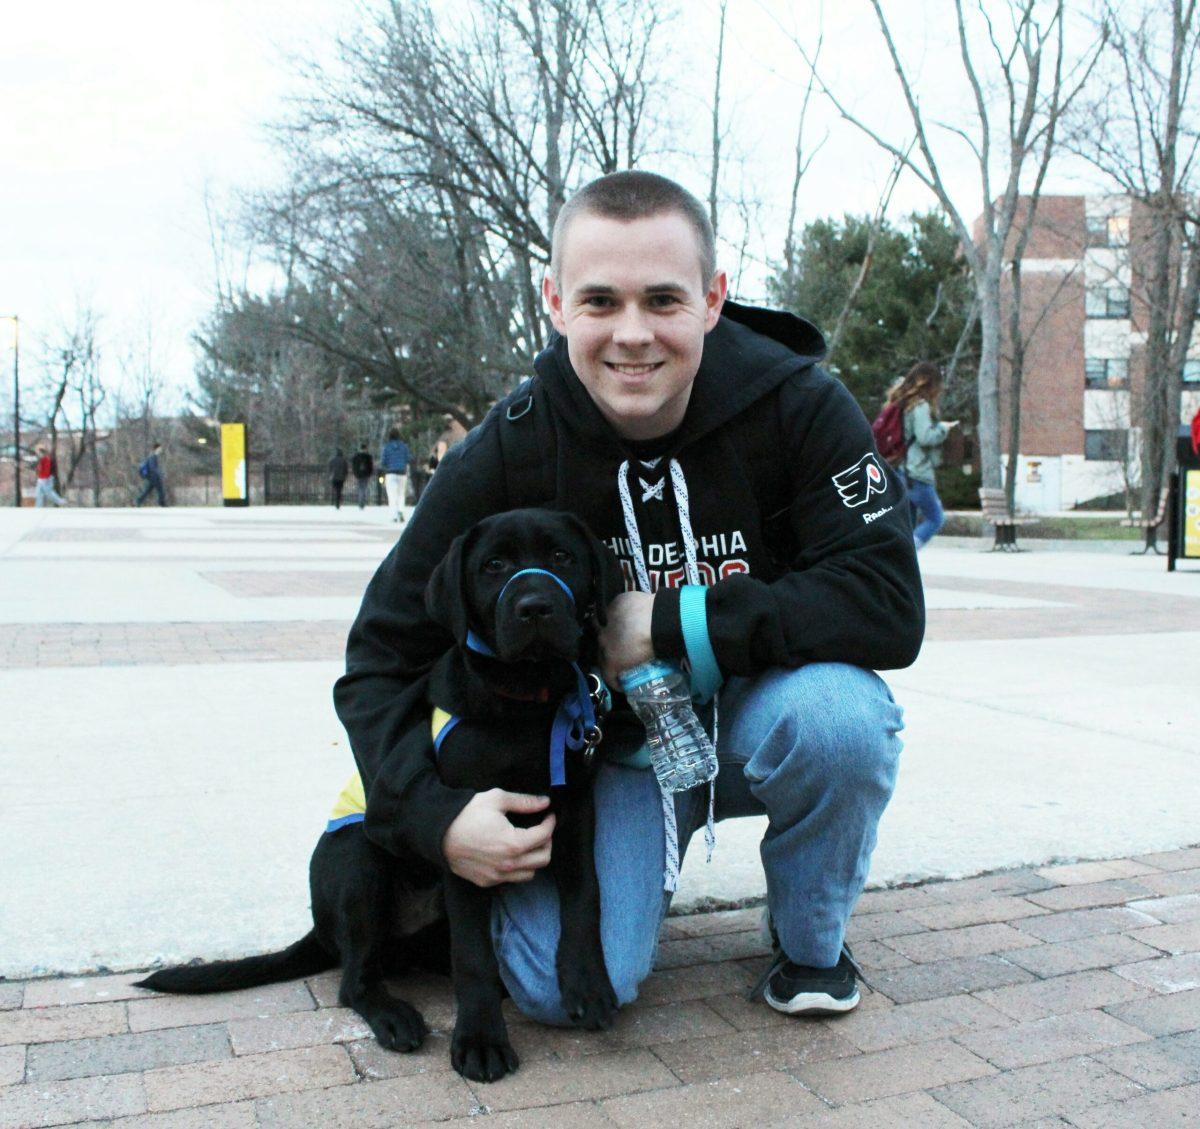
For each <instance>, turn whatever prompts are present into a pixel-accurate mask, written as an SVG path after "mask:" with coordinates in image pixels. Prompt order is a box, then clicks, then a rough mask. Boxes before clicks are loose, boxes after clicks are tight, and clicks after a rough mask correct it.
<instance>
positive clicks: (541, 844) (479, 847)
mask: <svg viewBox="0 0 1200 1129" xmlns="http://www.w3.org/2000/svg"><path fill="white" fill-rule="evenodd" d="M549 804H550V799H549V797H547V796H527V795H525V794H523V793H521V792H505V791H503V790H502V789H500V788H492V789H491V790H490V791H487V792H477V793H476V794H475V798H474V799H473V800H471V801H470V802H469V803H468V804H467V806H466V807H465V808H463V810H462V811H460V812H459V813H458V815H457V816H456V817H455V820H454V822H453V823H451V824H450V826H449V827H448V828H447V829H446V835H445V837H444V838H443V839H442V853H443V854H444V855H445V856H446V861H447V862H448V863H449V864H450V869H451V870H452V871H454V873H455V874H457V875H458V876H459V877H460V878H465V879H466V880H467V881H468V882H474V883H475V885H476V886H498V885H500V883H502V882H528V881H529V880H530V879H531V878H532V877H533V876H534V875H535V874H536V873H537V872H538V871H539V870H540V869H541V868H542V867H543V866H545V865H546V864H547V863H548V862H549V861H550V837H551V836H552V835H553V834H554V815H553V814H549V815H547V816H546V818H545V819H543V820H542V822H541V823H538V824H536V825H535V826H533V827H514V826H513V825H512V824H511V823H509V822H508V817H507V815H506V814H505V813H506V812H510V811H511V812H516V813H521V814H526V813H531V812H539V811H543V810H544V809H545V808H546V807H548V806H549Z"/></svg>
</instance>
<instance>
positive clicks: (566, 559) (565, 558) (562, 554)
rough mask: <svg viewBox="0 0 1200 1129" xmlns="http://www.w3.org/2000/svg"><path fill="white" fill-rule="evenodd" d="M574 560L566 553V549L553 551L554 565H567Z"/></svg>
mask: <svg viewBox="0 0 1200 1129" xmlns="http://www.w3.org/2000/svg"><path fill="white" fill-rule="evenodd" d="M574 559H575V558H574V557H573V556H571V554H570V553H568V552H567V550H566V549H555V550H554V563H555V564H558V565H569V564H570V563H571V562H572V561H573V560H574Z"/></svg>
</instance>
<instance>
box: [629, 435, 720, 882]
mask: <svg viewBox="0 0 1200 1129" xmlns="http://www.w3.org/2000/svg"><path fill="white" fill-rule="evenodd" d="M668 467H669V470H670V477H671V492H672V493H673V494H674V496H675V508H676V510H677V511H678V513H679V529H680V534H681V535H682V537H683V556H684V573H685V575H686V577H687V582H688V583H689V584H700V583H701V580H700V568H699V565H698V564H697V556H696V534H695V533H694V532H693V530H692V517H691V508H690V506H689V503H688V492H687V480H686V479H685V478H684V477H683V468H682V467H681V466H680V465H679V461H678V460H677V459H671V460H670V462H669V464H668ZM630 474H631V469H630V465H629V460H628V459H626V460H625V461H624V462H623V463H622V464H621V467H620V469H619V470H618V471H617V492H618V493H619V494H620V496H621V511H622V513H623V514H624V516H625V532H626V534H627V535H628V537H629V548H630V551H631V553H632V556H633V567H634V572H635V573H636V575H637V586H638V590H639V591H640V592H649V591H650V574H649V572H648V571H647V569H646V557H645V553H644V552H643V551H642V535H641V531H640V530H639V529H638V524H637V515H636V514H635V513H634V509H633V498H632V496H631V494H630V490H629V478H630ZM643 486H644V484H643ZM642 500H643V501H645V500H646V499H645V497H644V496H643V499H642ZM718 696H719V695H717V694H714V695H713V732H712V740H713V744H714V745H716V743H717V715H718ZM660 794H661V795H662V803H663V832H664V837H665V840H666V842H665V856H666V857H665V859H664V865H663V889H664V890H666V891H668V892H669V893H674V892H675V889H676V887H677V886H678V884H679V828H678V827H677V825H676V822H675V797H674V795H673V794H672V793H670V792H662V791H661V788H660ZM716 796H717V783H716V778H715V777H714V779H712V780H710V781H709V784H708V819H707V820H706V821H705V824H704V842H705V845H706V846H707V848H708V855H707V858H706V860H705V861H707V862H712V853H713V848H714V847H715V846H716V842H717V836H716V832H715V831H714V829H713V827H714V823H715V809H716Z"/></svg>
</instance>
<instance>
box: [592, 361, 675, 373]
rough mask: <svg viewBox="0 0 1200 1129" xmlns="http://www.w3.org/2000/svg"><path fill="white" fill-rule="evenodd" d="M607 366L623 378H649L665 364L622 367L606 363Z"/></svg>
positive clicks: (656, 362)
mask: <svg viewBox="0 0 1200 1129" xmlns="http://www.w3.org/2000/svg"><path fill="white" fill-rule="evenodd" d="M605 364H606V365H607V366H608V367H609V368H610V369H612V370H613V371H614V372H619V373H620V374H621V375H622V376H649V375H650V373H652V372H654V371H655V369H658V368H661V367H662V364H663V362H662V361H654V362H652V363H650V364H640V365H622V364H616V363H615V362H613V361H605Z"/></svg>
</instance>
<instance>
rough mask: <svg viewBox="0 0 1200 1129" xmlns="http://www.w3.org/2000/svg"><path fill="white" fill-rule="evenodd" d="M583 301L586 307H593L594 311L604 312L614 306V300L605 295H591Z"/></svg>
mask: <svg viewBox="0 0 1200 1129" xmlns="http://www.w3.org/2000/svg"><path fill="white" fill-rule="evenodd" d="M583 301H584V305H587V306H591V307H592V309H594V310H604V309H607V308H608V307H609V306H611V305H612V299H611V298H609V297H607V296H606V295H604V294H591V295H589V296H588V297H587V298H585V299H584V300H583Z"/></svg>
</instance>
